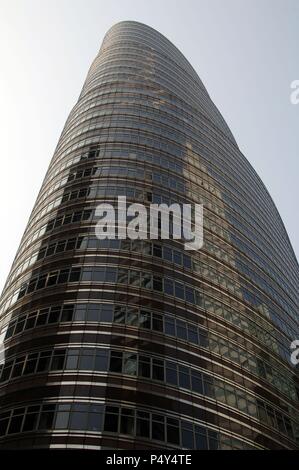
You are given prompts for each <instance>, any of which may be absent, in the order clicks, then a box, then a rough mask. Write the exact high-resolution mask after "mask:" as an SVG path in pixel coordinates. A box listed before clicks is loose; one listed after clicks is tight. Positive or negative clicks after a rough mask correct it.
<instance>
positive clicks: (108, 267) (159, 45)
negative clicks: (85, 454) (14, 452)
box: [0, 21, 299, 449]
mask: <svg viewBox="0 0 299 470" xmlns="http://www.w3.org/2000/svg"><path fill="white" fill-rule="evenodd" d="M120 195H122V196H126V197H127V200H128V202H130V203H131V202H138V203H142V204H145V205H149V204H150V203H165V204H170V203H179V204H183V203H201V204H203V205H204V245H203V247H202V249H201V250H198V251H186V250H184V247H183V244H182V242H181V241H179V240H159V239H158V240H150V239H148V240H129V239H126V240H119V239H115V240H99V239H97V237H96V236H95V223H96V214H95V209H96V207H97V205H98V204H99V203H100V202H103V201H105V202H109V203H111V204H115V201H116V198H117V197H118V196H120ZM297 282H298V264H297V261H296V258H295V255H294V253H293V250H292V247H291V244H290V242H289V239H288V236H287V233H286V230H285V228H284V225H283V223H282V221H281V219H280V216H279V214H278V212H277V209H276V208H275V206H274V204H273V202H272V200H271V197H270V196H269V194H268V192H267V190H266V188H265V186H264V185H263V183H262V181H261V180H260V178H259V177H258V176H257V174H256V172H255V171H254V169H253V168H252V167H251V166H250V164H249V163H248V161H247V160H246V159H245V157H244V156H243V155H242V153H241V152H240V150H239V148H238V146H237V144H236V142H235V140H234V137H233V135H232V134H231V132H230V130H229V128H228V126H227V125H226V123H225V121H224V120H223V118H222V116H221V114H220V113H219V111H218V110H217V108H216V107H215V105H214V104H213V103H212V101H211V99H210V97H209V95H208V93H207V91H206V89H205V87H204V86H203V84H202V82H201V81H200V79H199V78H198V76H197V74H196V72H195V71H194V69H193V68H192V66H191V65H190V64H189V63H188V61H187V60H186V59H185V58H184V56H183V55H182V54H181V53H180V52H179V51H178V50H177V49H176V47H175V46H174V45H173V44H171V43H170V42H169V41H168V40H167V39H166V38H165V37H163V36H162V35H161V34H160V33H158V32H157V31H155V30H153V29H152V28H150V27H148V26H145V25H143V24H140V23H136V22H131V21H125V22H121V23H119V24H116V25H115V26H113V27H112V28H111V29H110V30H109V31H108V33H107V34H106V36H105V39H104V41H103V44H102V47H101V49H100V52H99V54H98V55H97V57H96V58H95V60H94V62H93V63H92V65H91V67H90V70H89V72H88V75H87V79H86V81H85V83H84V86H83V89H82V91H81V94H80V96H79V100H78V102H77V103H76V105H75V106H74V108H73V109H72V111H71V113H70V115H69V117H68V119H67V122H66V124H65V127H64V129H63V132H62V134H61V137H60V139H59V142H58V145H57V148H56V150H55V153H54V156H53V158H52V161H51V163H50V166H49V169H48V172H47V174H46V176H45V179H44V182H43V184H42V187H41V190H40V192H39V195H38V197H37V201H36V203H35V206H34V208H33V211H32V214H31V216H30V219H29V222H28V225H27V228H26V230H25V233H24V235H23V238H22V241H21V244H20V247H19V249H18V251H17V254H16V257H15V260H14V262H13V265H12V268H11V272H10V274H9V276H8V279H7V282H6V285H5V287H4V291H3V294H2V301H1V306H0V328H1V329H0V335H1V336H0V337H1V338H2V340H3V343H4V348H5V354H4V361H3V363H2V365H1V366H0V381H1V382H0V448H2V449H3V448H47V447H56V448H57V447H71V448H75V447H77V448H86V449H133V448H134V449H155V448H156V449H158V448H166V449H178V448H179V449H295V448H297V447H298V439H299V433H298V423H299V416H298V400H299V385H298V383H299V382H298V373H296V369H295V367H294V366H293V365H292V364H291V362H290V354H291V351H290V343H291V341H292V340H294V339H296V338H299V328H298V290H297Z"/></svg>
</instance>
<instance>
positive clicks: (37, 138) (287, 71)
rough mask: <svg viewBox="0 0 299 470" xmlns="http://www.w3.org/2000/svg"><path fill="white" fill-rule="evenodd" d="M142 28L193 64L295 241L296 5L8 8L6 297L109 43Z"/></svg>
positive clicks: (116, 0) (2, 35) (4, 60)
mask: <svg viewBox="0 0 299 470" xmlns="http://www.w3.org/2000/svg"><path fill="white" fill-rule="evenodd" d="M123 20H136V21H141V22H143V23H146V24H148V25H149V26H152V27H154V28H155V29H157V30H158V31H160V32H161V33H162V34H164V35H165V36H166V37H168V39H170V40H171V41H172V42H173V43H174V44H175V45H176V46H177V47H178V48H179V49H180V50H181V52H182V53H183V54H184V55H185V56H186V57H187V59H188V60H189V61H190V62H191V64H192V65H193V67H194V68H195V70H196V71H197V72H198V74H199V76H200V78H201V79H202V81H203V83H204V84H205V86H206V88H207V90H208V92H209V94H210V96H211V98H212V99H213V101H214V102H215V104H216V106H217V107H218V108H219V109H220V111H221V113H222V114H223V116H224V118H225V120H226V121H227V123H228V125H229V127H230V129H231V130H232V132H233V134H234V136H235V138H236V140H237V142H238V144H239V147H240V149H241V151H242V152H243V153H244V154H245V156H246V157H247V159H248V160H249V161H250V163H251V164H252V165H253V167H254V168H255V170H256V171H257V172H258V174H259V175H260V177H261V178H262V180H263V181H264V183H265V185H266V187H267V189H268V190H269V192H270V194H271V196H272V198H273V200H274V202H275V204H276V206H277V208H278V210H279V212H280V215H281V217H282V219H283V221H284V224H285V226H286V229H287V231H288V234H289V237H290V239H291V242H292V244H293V247H294V250H295V252H296V253H297V256H298V253H299V237H298V226H299V222H298V211H297V202H298V193H299V189H298V186H299V185H298V173H299V171H298V170H299V163H298V150H299V144H298V142H299V135H298V134H299V133H298V124H299V104H298V105H292V104H291V102H290V93H291V89H290V84H291V82H292V81H293V80H296V79H297V80H298V79H299V61H298V46H299V1H298V0H176V1H175V0H138V1H137V0H0V67H1V71H0V142H1V147H0V151H1V171H0V208H1V221H0V223H1V225H0V227H1V230H0V289H1V288H2V287H3V284H4V282H5V279H6V277H7V275H8V272H9V269H10V267H11V264H12V261H13V258H14V256H15V253H16V250H17V247H18V245H19V243H20V240H21V236H22V234H23V232H24V230H25V227H26V224H27V221H28V218H29V215H30V212H31V210H32V208H33V205H34V202H35V199H36V197H37V194H38V191H39V189H40V186H41V184H42V180H43V178H44V175H45V173H46V170H47V167H48V165H49V162H50V159H51V157H52V155H53V152H54V149H55V146H56V144H57V142H58V138H59V135H60V133H61V131H62V128H63V125H64V123H65V120H66V118H67V116H68V114H69V112H70V110H71V108H72V106H73V105H74V104H75V102H76V100H77V99H78V96H79V93H80V90H81V87H82V85H83V81H84V79H85V77H86V74H87V71H88V68H89V66H90V64H91V61H92V60H93V58H94V57H95V55H96V54H97V52H98V49H99V47H100V44H101V41H102V39H103V37H104V34H105V33H106V31H107V30H108V29H109V28H110V27H111V26H112V25H113V24H114V23H116V22H118V21H123Z"/></svg>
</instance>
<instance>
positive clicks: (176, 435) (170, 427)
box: [167, 418, 180, 444]
mask: <svg viewBox="0 0 299 470" xmlns="http://www.w3.org/2000/svg"><path fill="white" fill-rule="evenodd" d="M167 442H170V443H171V444H180V429H179V421H178V420H177V419H173V418H167Z"/></svg>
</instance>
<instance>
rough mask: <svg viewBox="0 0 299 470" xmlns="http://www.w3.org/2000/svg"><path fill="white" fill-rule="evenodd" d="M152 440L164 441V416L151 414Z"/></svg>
mask: <svg viewBox="0 0 299 470" xmlns="http://www.w3.org/2000/svg"><path fill="white" fill-rule="evenodd" d="M152 439H156V440H158V441H165V428H164V416H159V415H156V414H153V420H152Z"/></svg>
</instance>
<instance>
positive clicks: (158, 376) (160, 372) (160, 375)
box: [153, 359, 164, 382]
mask: <svg viewBox="0 0 299 470" xmlns="http://www.w3.org/2000/svg"><path fill="white" fill-rule="evenodd" d="M153 379H155V380H160V381H162V382H163V381H164V361H162V360H160V359H153Z"/></svg>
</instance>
